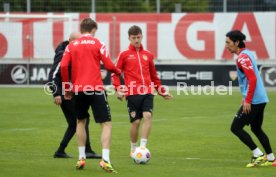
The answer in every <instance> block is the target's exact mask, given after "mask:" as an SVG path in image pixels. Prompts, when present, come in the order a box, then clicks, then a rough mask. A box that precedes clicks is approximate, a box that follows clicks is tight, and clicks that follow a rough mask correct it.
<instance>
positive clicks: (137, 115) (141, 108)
mask: <svg viewBox="0 0 276 177" xmlns="http://www.w3.org/2000/svg"><path fill="white" fill-rule="evenodd" d="M153 98H154V95H152V94H147V95H130V96H128V97H127V98H126V100H127V108H128V113H129V118H130V122H133V121H135V120H137V119H142V118H143V112H151V113H152V111H153Z"/></svg>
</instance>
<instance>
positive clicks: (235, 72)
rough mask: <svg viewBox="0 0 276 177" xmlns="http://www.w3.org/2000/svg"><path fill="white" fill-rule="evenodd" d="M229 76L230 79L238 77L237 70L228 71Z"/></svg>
mask: <svg viewBox="0 0 276 177" xmlns="http://www.w3.org/2000/svg"><path fill="white" fill-rule="evenodd" d="M229 77H230V78H231V80H232V81H234V80H236V79H237V77H238V74H237V71H229Z"/></svg>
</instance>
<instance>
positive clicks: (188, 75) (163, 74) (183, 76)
mask: <svg viewBox="0 0 276 177" xmlns="http://www.w3.org/2000/svg"><path fill="white" fill-rule="evenodd" d="M157 74H158V76H159V78H160V79H162V80H191V79H196V80H213V72H212V71H196V72H195V73H193V72H189V71H157Z"/></svg>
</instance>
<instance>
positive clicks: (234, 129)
mask: <svg viewBox="0 0 276 177" xmlns="http://www.w3.org/2000/svg"><path fill="white" fill-rule="evenodd" d="M230 130H231V132H232V133H234V134H237V132H238V131H239V128H238V127H237V126H236V125H235V124H234V123H233V124H232V125H231V128H230Z"/></svg>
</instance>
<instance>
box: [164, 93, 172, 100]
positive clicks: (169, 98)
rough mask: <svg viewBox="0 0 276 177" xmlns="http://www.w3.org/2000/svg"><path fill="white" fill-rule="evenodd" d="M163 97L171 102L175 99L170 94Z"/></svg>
mask: <svg viewBox="0 0 276 177" xmlns="http://www.w3.org/2000/svg"><path fill="white" fill-rule="evenodd" d="M162 97H163V98H164V99H165V100H171V99H172V98H173V96H172V95H171V94H170V93H167V94H165V95H162Z"/></svg>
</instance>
